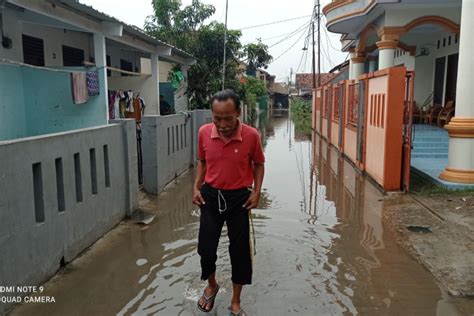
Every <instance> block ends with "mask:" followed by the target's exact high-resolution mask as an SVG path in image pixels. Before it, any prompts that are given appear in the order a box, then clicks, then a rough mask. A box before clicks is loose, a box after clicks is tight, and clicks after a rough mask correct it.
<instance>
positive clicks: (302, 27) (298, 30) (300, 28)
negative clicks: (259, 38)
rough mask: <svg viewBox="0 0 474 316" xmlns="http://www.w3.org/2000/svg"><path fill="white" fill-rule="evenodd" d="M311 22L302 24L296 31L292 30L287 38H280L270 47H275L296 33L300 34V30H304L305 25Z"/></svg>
mask: <svg viewBox="0 0 474 316" xmlns="http://www.w3.org/2000/svg"><path fill="white" fill-rule="evenodd" d="M308 25H309V23H305V24H303V25H302V26H300V27H299V28H297V29H296V30H295V31H293V32H291V33H290V34H289V35H287V36H286V37H285V38H283V39H281V40H279V41H278V42H276V43H274V44H272V45H270V46H269V47H268V48H271V47H274V46H276V45H278V44H280V43H283V42H284V41H286V40H288V39H290V38H292V37H294V36H295V35H296V34H298V33H299V32H300V31H302V30H303V29H304V28H305V27H308Z"/></svg>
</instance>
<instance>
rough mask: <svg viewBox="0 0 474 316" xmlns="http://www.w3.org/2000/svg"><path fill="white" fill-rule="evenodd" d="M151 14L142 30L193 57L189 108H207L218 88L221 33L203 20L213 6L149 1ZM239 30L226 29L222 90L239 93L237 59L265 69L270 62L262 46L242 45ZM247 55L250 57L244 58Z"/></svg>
mask: <svg viewBox="0 0 474 316" xmlns="http://www.w3.org/2000/svg"><path fill="white" fill-rule="evenodd" d="M152 3H153V8H154V11H155V12H154V13H155V14H154V15H153V16H149V17H148V18H147V19H146V21H145V31H146V32H147V33H148V34H149V35H151V36H154V37H156V38H158V39H160V40H163V41H166V42H167V43H169V44H172V45H174V46H176V47H178V48H180V49H183V50H185V51H186V52H188V53H190V54H191V55H193V56H194V57H195V58H196V59H197V62H196V64H194V65H193V66H191V67H190V68H189V70H188V96H189V98H190V105H191V108H209V99H210V97H211V96H212V95H213V94H214V93H215V92H217V91H219V90H221V89H222V62H223V54H224V45H223V43H224V32H225V26H224V24H222V23H218V22H216V21H212V22H209V23H207V20H208V19H209V18H210V17H211V16H212V15H213V14H214V13H215V7H214V6H212V5H208V4H204V3H203V2H201V1H200V0H193V1H192V3H191V4H190V5H188V6H185V7H183V8H182V7H181V1H180V0H153V2H152ZM241 35H242V34H241V32H240V31H239V30H227V46H226V47H227V48H226V64H225V87H226V88H228V89H233V90H234V91H236V92H240V90H241V88H242V87H241V84H240V83H239V81H238V76H239V75H240V72H241V70H240V68H239V60H240V59H241V58H244V59H245V58H246V59H247V60H251V61H252V63H254V64H256V65H259V66H261V67H265V66H266V63H268V62H270V60H271V56H270V55H268V53H267V51H266V48H265V45H263V44H262V45H260V44H255V45H256V46H249V45H247V46H245V48H244V47H243V46H242V44H241V42H240V37H241ZM248 54H250V56H247V55H248Z"/></svg>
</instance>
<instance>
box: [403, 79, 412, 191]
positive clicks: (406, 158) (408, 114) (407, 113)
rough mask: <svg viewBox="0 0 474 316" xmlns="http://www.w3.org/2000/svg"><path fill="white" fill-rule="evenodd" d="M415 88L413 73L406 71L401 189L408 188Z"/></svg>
mask: <svg viewBox="0 0 474 316" xmlns="http://www.w3.org/2000/svg"><path fill="white" fill-rule="evenodd" d="M414 88H415V73H414V72H413V71H407V73H406V76H405V97H404V102H403V149H402V189H403V191H405V192H408V190H409V189H410V165H411V150H412V128H413V95H414Z"/></svg>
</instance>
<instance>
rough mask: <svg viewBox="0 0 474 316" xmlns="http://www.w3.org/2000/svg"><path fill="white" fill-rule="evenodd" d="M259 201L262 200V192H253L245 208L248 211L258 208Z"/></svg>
mask: <svg viewBox="0 0 474 316" xmlns="http://www.w3.org/2000/svg"><path fill="white" fill-rule="evenodd" d="M259 200H260V192H255V191H253V192H252V194H250V196H249V198H248V200H247V201H246V202H245V203H244V205H243V207H244V208H246V209H248V210H251V209H253V208H256V207H257V206H258V201H259Z"/></svg>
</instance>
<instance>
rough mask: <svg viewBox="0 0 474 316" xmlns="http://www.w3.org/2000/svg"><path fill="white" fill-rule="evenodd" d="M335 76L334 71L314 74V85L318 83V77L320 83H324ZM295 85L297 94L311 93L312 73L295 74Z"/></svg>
mask: <svg viewBox="0 0 474 316" xmlns="http://www.w3.org/2000/svg"><path fill="white" fill-rule="evenodd" d="M336 76H337V74H335V73H321V74H316V87H317V85H318V77H321V84H324V83H326V82H328V81H329V80H331V79H333V78H334V77H336ZM295 87H296V90H297V91H298V95H299V96H303V95H307V94H311V92H312V90H313V74H312V73H299V74H296V75H295Z"/></svg>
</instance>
